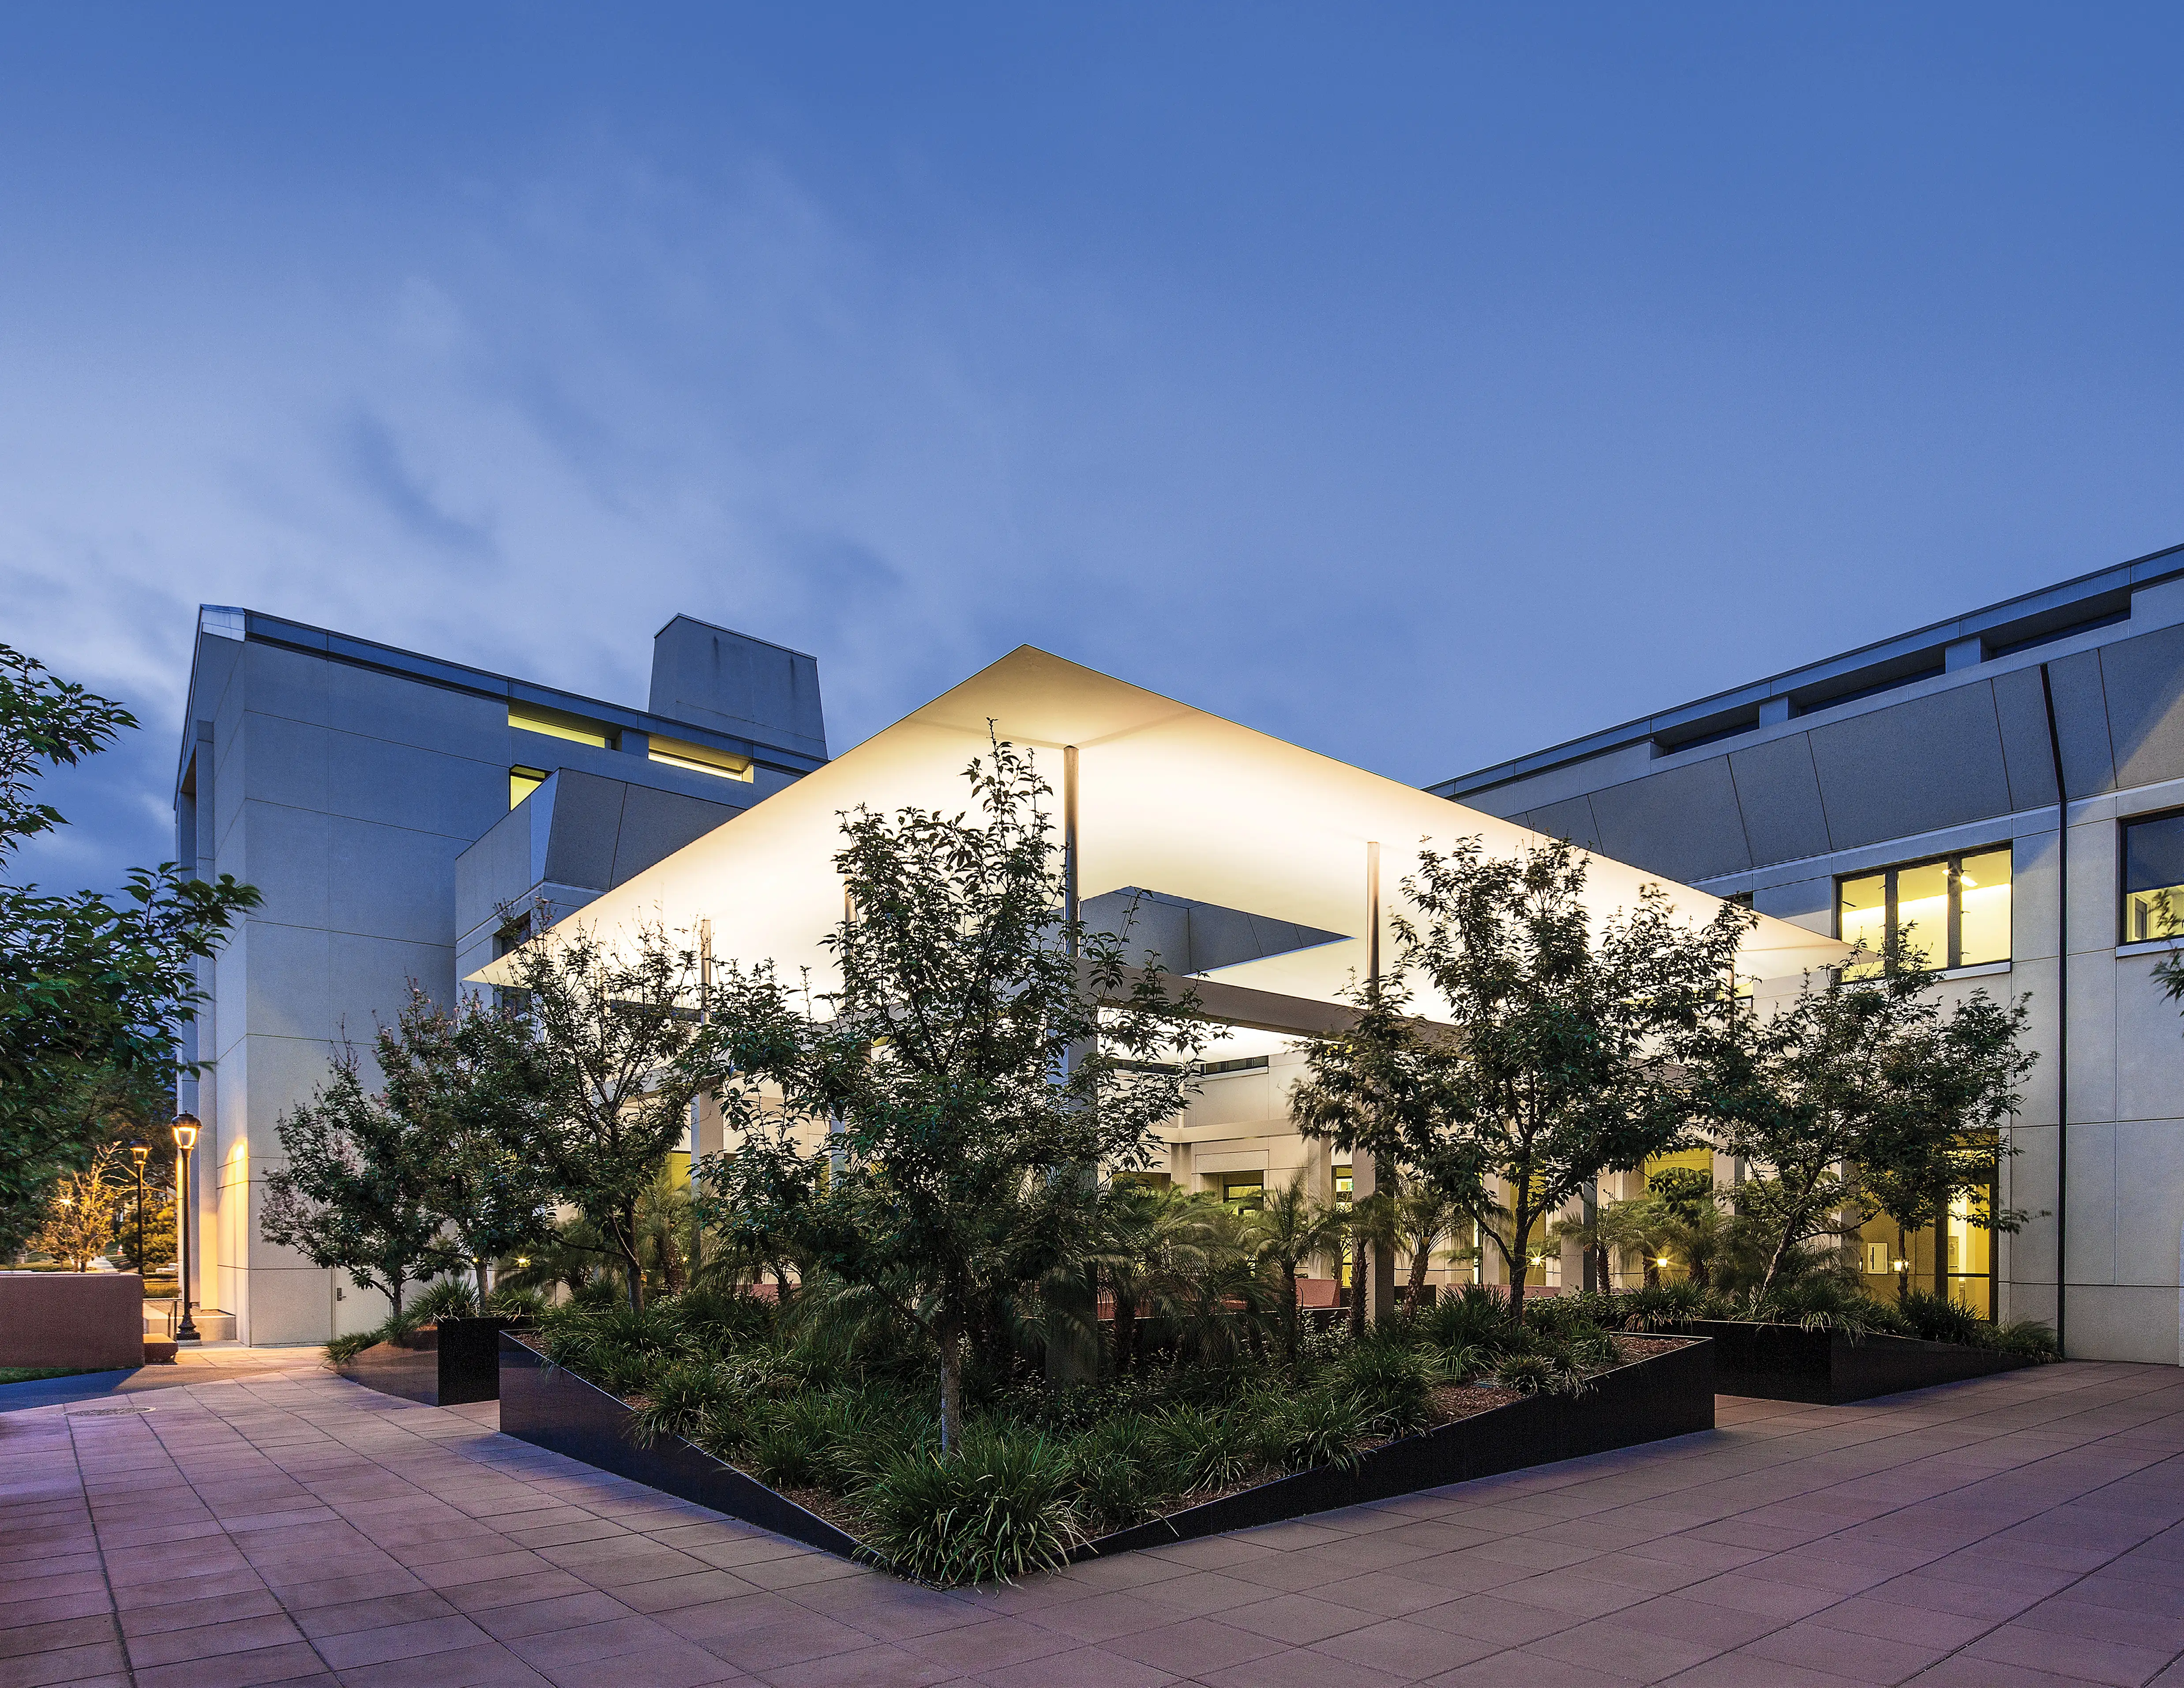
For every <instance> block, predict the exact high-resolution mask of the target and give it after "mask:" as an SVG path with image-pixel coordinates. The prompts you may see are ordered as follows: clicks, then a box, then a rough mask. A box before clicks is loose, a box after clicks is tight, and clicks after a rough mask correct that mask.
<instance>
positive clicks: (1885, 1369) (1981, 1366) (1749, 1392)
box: [1666, 1319, 2039, 1407]
mask: <svg viewBox="0 0 2184 1688" xmlns="http://www.w3.org/2000/svg"><path fill="white" fill-rule="evenodd" d="M1666 1334H1674V1335H1688V1336H1701V1337H1705V1338H1708V1340H1711V1341H1713V1344H1714V1350H1715V1361H1714V1373H1715V1387H1716V1388H1718V1389H1719V1390H1721V1392H1722V1393H1723V1394H1724V1395H1740V1396H1747V1397H1748V1398H1751V1399H1753V1400H1758V1401H1797V1402H1800V1403H1802V1404H1804V1405H1807V1406H1812V1407H1847V1406H1849V1405H1851V1404H1852V1403H1853V1402H1855V1401H1871V1400H1875V1399H1876V1398H1878V1397H1879V1396H1886V1395H1902V1394H1904V1393H1906V1392H1908V1391H1909V1390H1919V1389H1933V1388H1936V1387H1938V1386H1940V1385H1941V1384H1953V1383H1964V1382H1967V1381H1969V1380H1970V1379H1973V1378H1985V1377H1992V1376H1993V1375H1994V1374H1995V1373H1997V1372H2014V1371H2017V1370H2019V1369H2020V1368H2024V1367H2026V1366H2032V1365H2037V1364H2038V1363H2039V1362H2038V1361H2036V1360H2034V1359H2031V1358H2029V1357H2026V1356H2024V1355H2021V1354H2003V1353H1997V1351H1994V1350H1993V1349H1991V1348H1970V1347H1966V1346H1965V1345H1964V1344H1962V1343H1958V1342H1927V1341H1923V1340H1920V1339H1919V1338H1917V1337H1910V1336H1888V1335H1884V1334H1880V1333H1879V1332H1877V1331H1876V1332H1874V1333H1871V1334H1868V1335H1867V1336H1865V1337H1864V1338H1862V1339H1860V1340H1858V1341H1853V1340H1851V1339H1850V1338H1849V1337H1848V1336H1847V1334H1844V1333H1843V1332H1841V1331H1840V1330H1807V1329H1804V1328H1803V1327H1802V1326H1801V1325H1794V1324H1761V1323H1752V1322H1749V1321H1746V1320H1741V1319H1694V1320H1691V1322H1690V1323H1685V1324H1680V1325H1676V1326H1674V1327H1672V1328H1671V1329H1670V1330H1669V1332H1668V1333H1666Z"/></svg>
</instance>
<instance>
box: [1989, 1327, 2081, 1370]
mask: <svg viewBox="0 0 2184 1688" xmlns="http://www.w3.org/2000/svg"><path fill="white" fill-rule="evenodd" d="M1986 1346H1987V1347H1990V1348H1992V1349H1995V1350H1997V1351H1998V1352H2001V1353H2004V1354H2020V1355H2022V1356H2024V1357H2025V1358H2026V1359H2028V1360H2038V1361H2041V1362H2047V1361H2049V1360H2059V1359H2061V1358H2062V1357H2063V1351H2062V1350H2061V1349H2060V1348H2059V1347H2057V1346H2056V1345H2055V1332H2054V1329H2053V1327H2051V1326H2050V1325H2048V1323H2046V1322H2045V1321H2044V1320H2041V1319H2036V1318H2020V1319H2014V1320H2012V1321H2011V1322H2010V1323H2008V1324H1997V1325H1990V1326H1987V1327H1986Z"/></svg>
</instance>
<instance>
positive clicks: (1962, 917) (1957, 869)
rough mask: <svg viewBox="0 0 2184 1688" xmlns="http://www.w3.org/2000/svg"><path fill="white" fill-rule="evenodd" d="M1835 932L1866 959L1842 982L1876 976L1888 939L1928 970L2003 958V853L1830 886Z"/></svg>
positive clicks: (1915, 865) (1911, 866)
mask: <svg viewBox="0 0 2184 1688" xmlns="http://www.w3.org/2000/svg"><path fill="white" fill-rule="evenodd" d="M1897 933H1901V934H1903V943H1904V948H1905V950H1906V952H1907V953H1908V954H1910V955H1916V956H1917V957H1918V958H1919V960H1920V961H1923V962H1924V963H1925V965H1926V966H1927V967H1979V966H1981V965H1983V964H1984V963H1986V962H1989V961H2008V960H2009V849H2008V848H2007V847H2006V846H2005V847H2004V848H2003V849H2001V850H1975V851H1972V852H1970V853H1969V854H1966V855H1948V856H1942V857H1940V858H1938V859H1937V860H1935V861H1917V862H1910V863H1907V864H1906V865H1905V866H1902V867H1889V868H1884V869H1882V870H1881V871H1880V872H1877V873H1861V874H1858V875H1855V876H1854V877H1850V878H1847V879H1842V880H1839V881H1837V882H1836V935H1837V936H1839V937H1840V938H1841V939H1842V940H1843V941H1844V942H1845V943H1846V944H1859V943H1862V944H1864V947H1865V949H1866V950H1868V952H1869V958H1868V959H1866V960H1864V961H1859V962H1858V963H1856V964H1854V965H1853V966H1851V967H1846V968H1844V969H1843V975H1844V977H1845V978H1871V977H1873V976H1874V975H1875V974H1876V973H1878V972H1880V966H1881V963H1880V952H1881V950H1883V949H1884V948H1885V947H1886V944H1887V942H1888V939H1890V938H1891V937H1892V936H1893V935H1895V934H1897Z"/></svg>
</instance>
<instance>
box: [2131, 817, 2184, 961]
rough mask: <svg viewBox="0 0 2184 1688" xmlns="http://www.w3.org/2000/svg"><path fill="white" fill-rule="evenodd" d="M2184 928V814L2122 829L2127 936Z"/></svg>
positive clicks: (2139, 939)
mask: <svg viewBox="0 0 2184 1688" xmlns="http://www.w3.org/2000/svg"><path fill="white" fill-rule="evenodd" d="M2180 933H2184V815H2166V816H2163V817H2162V818H2161V819H2160V820H2159V821H2138V822H2133V823H2132V824H2131V825H2130V826H2127V827H2125V828H2124V829H2123V941H2124V942H2125V943H2126V944H2143V943H2145V942H2146V941H2147V940H2148V939H2153V938H2175V937H2176V936H2178V935H2179V934H2180Z"/></svg>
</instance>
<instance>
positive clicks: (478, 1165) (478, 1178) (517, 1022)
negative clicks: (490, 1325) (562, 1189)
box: [376, 982, 554, 1311]
mask: <svg viewBox="0 0 2184 1688" xmlns="http://www.w3.org/2000/svg"><path fill="white" fill-rule="evenodd" d="M376 1054H377V1056H378V1061H379V1070H380V1073H381V1075H382V1078H384V1080H385V1083H386V1089H385V1091H384V1095H385V1099H386V1106H387V1111H389V1113H391V1114H392V1115H393V1116H394V1117H396V1118H397V1119H398V1120H400V1121H402V1122H404V1123H405V1124H406V1125H407V1126H408V1128H409V1129H410V1130H411V1131H413V1132H415V1134H417V1138H418V1140H417V1142H416V1143H415V1145H412V1146H411V1147H410V1148H409V1150H406V1151H405V1152H406V1153H407V1154H408V1156H409V1158H410V1159H412V1160H414V1161H415V1162H416V1164H417V1165H418V1166H420V1167H421V1168H422V1169H423V1173H424V1178H425V1183H424V1185H423V1188H422V1191H421V1201H422V1203H423V1206H424V1210H425V1212H426V1213H427V1214H429V1215H430V1216H431V1217H432V1218H434V1219H436V1220H437V1221H438V1222H439V1224H440V1227H441V1229H440V1233H439V1236H438V1239H437V1244H436V1246H435V1250H434V1252H433V1254H432V1256H431V1259H430V1264H432V1266H435V1267H439V1268H441V1269H444V1270H457V1269H464V1270H468V1271H470V1272H471V1273H474V1274H475V1276H476V1281H477V1305H478V1306H479V1308H480V1310H481V1311H482V1310H483V1308H484V1306H485V1303H486V1296H487V1293H488V1292H489V1290H490V1287H491V1286H490V1283H489V1280H488V1276H487V1273H488V1270H489V1268H490V1267H491V1265H492V1263H493V1262H494V1261H496V1260H498V1259H499V1258H500V1257H501V1256H503V1255H510V1254H515V1253H516V1252H518V1251H521V1250H522V1249H526V1248H528V1247H530V1246H531V1245H532V1244H534V1243H543V1242H544V1240H546V1238H547V1236H548V1234H549V1232H550V1231H551V1229H552V1225H553V1216H554V1190H553V1188H552V1186H551V1184H549V1181H548V1178H547V1174H546V1172H545V1169H544V1168H543V1166H542V1165H541V1163H540V1162H541V1156H540V1155H539V1149H538V1143H539V1136H540V1130H539V1117H540V1113H541V1110H542V1106H543V1095H544V1092H545V1088H546V1087H545V1084H544V1071H545V1063H544V1061H543V1059H542V1058H541V1051H540V1049H539V1047H538V1044H537V1043H536V1042H535V1041H534V1040H533V1039H532V1035H531V1030H530V1027H529V1024H528V1022H527V1021H526V1019H525V1017H523V1015H522V1014H521V1012H519V1011H515V1010H512V1009H502V1008H493V1007H488V1006H486V1005H485V1004H484V1003H482V1002H481V1001H479V1000H476V998H471V999H470V1000H466V1001H465V1002H464V1003H463V1004H462V1005H461V1006H459V1007H458V1008H457V1009H456V1010H455V1011H454V1012H453V1013H450V1012H448V1011H447V1010H445V1009H443V1008H442V1007H441V1006H439V1005H438V1004H437V1003H436V1002H434V1001H433V1000H432V998H431V997H430V996H428V995H427V994H426V993H425V992H424V991H423V990H422V989H419V987H418V986H417V985H416V984H415V983H414V982H413V983H411V985H410V987H409V1006H407V1007H406V1008H404V1010H403V1011H402V1014H401V1017H400V1018H399V1019H398V1022H396V1025H395V1026H394V1028H393V1030H391V1031H390V1030H388V1029H387V1028H382V1029H381V1031H380V1033H379V1035H378V1038H377V1039H376Z"/></svg>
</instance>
